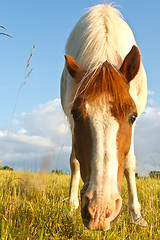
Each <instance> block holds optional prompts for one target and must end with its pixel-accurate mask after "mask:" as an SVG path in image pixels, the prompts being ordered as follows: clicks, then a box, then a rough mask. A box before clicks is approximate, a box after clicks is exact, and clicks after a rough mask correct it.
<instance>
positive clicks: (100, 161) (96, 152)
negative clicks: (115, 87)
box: [86, 103, 119, 197]
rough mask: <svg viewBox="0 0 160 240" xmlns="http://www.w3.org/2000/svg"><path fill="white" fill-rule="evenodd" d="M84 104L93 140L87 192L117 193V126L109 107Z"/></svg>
mask: <svg viewBox="0 0 160 240" xmlns="http://www.w3.org/2000/svg"><path fill="white" fill-rule="evenodd" d="M94 107H95V106H94V105H92V106H90V105H89V104H86V111H87V113H88V116H89V118H90V129H91V134H92V140H93V153H92V159H91V177H90V184H89V186H88V191H90V189H92V190H91V191H93V189H94V191H96V192H100V193H103V194H104V195H108V194H109V195H110V196H109V197H111V195H112V194H114V192H117V190H118V187H117V186H118V185H117V171H118V159H117V144H116V138H117V132H118V129H119V124H118V122H117V121H116V119H115V118H114V117H113V116H112V114H111V112H110V110H109V107H108V108H106V107H105V106H104V105H103V104H102V103H100V104H99V106H98V107H96V108H94Z"/></svg>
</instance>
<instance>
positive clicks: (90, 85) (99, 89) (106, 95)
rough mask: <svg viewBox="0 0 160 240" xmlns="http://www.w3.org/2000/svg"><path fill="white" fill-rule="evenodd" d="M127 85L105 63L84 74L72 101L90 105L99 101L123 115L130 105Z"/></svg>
mask: <svg viewBox="0 0 160 240" xmlns="http://www.w3.org/2000/svg"><path fill="white" fill-rule="evenodd" d="M128 95H129V85H128V84H127V82H126V80H125V78H124V77H123V76H122V74H121V73H120V72H119V71H118V70H117V69H115V68H114V67H113V66H112V65H111V64H110V63H108V62H107V61H106V62H105V63H103V64H102V65H101V66H100V67H99V68H98V69H96V70H94V71H92V72H91V73H88V74H86V76H85V77H84V79H83V80H82V81H81V83H80V86H79V88H78V90H77V94H76V96H75V99H74V101H76V99H79V100H80V103H81V104H83V103H84V102H87V103H92V102H94V101H99V100H100V99H101V100H102V101H103V103H104V104H107V103H108V102H110V103H112V106H113V107H114V111H116V113H117V114H118V115H119V114H120V115H122V114H125V109H126V107H127V106H130V105H131V104H132V101H131V97H127V96H128Z"/></svg>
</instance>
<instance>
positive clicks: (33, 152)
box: [0, 99, 71, 171]
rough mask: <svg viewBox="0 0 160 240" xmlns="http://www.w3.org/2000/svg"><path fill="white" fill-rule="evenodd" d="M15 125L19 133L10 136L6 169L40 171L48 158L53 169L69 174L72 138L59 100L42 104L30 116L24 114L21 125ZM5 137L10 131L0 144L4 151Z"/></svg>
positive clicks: (6, 154) (15, 122) (0, 138)
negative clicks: (7, 166)
mask: <svg viewBox="0 0 160 240" xmlns="http://www.w3.org/2000/svg"><path fill="white" fill-rule="evenodd" d="M13 124H16V130H14V132H13V131H11V132H10V133H9V137H8V140H7V144H6V146H7V147H6V151H5V155H4V160H3V162H2V164H3V165H6V164H9V165H10V166H13V165H14V168H15V169H18V168H19V167H20V168H23V169H26V168H30V170H35V168H37V169H38V170H39V169H40V168H41V167H42V166H43V165H44V164H43V161H44V158H45V157H46V156H48V154H49V156H50V161H49V165H50V166H49V167H50V168H51V169H53V168H57V169H63V170H64V171H69V155H70V151H71V148H70V145H71V140H70V138H71V137H70V133H69V128H68V124H67V120H66V118H65V116H64V114H63V111H62V109H61V104H60V100H59V99H55V100H53V101H49V102H47V103H45V104H40V105H39V106H38V107H37V108H35V109H33V110H32V111H31V112H30V113H23V114H22V121H21V122H17V121H14V122H13ZM13 128H14V126H12V129H13ZM6 136H7V131H6V130H5V131H2V130H1V131H0V143H1V146H4V147H3V149H4V148H5V142H6ZM3 149H1V152H0V153H1V154H2V152H3ZM66 163H67V164H66Z"/></svg>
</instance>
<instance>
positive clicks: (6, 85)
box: [0, 0, 160, 164]
mask: <svg viewBox="0 0 160 240" xmlns="http://www.w3.org/2000/svg"><path fill="white" fill-rule="evenodd" d="M104 2H105V3H106V2H107V1H100V0H97V1H96V0H80V1H75V0H70V1H64V0H62V1H56V0H46V1H41V0H34V1H33V0H28V1H22V0H15V1H12V0H8V1H5V0H0V25H2V26H4V27H5V28H7V31H3V29H1V32H5V33H8V34H10V35H11V36H12V37H13V38H12V39H11V38H8V37H5V36H2V35H0V103H1V104H0V112H1V117H0V130H1V131H2V132H5V131H6V129H7V127H8V125H9V122H10V119H11V114H12V111H13V107H14V104H15V101H16V96H17V92H18V89H19V87H20V83H21V82H22V81H23V80H24V72H25V68H26V63H27V60H28V57H29V55H30V52H31V50H32V47H33V45H34V44H36V47H35V50H34V53H33V57H32V59H31V66H30V68H33V72H32V73H31V75H30V77H29V80H28V82H27V84H26V85H25V86H24V87H23V88H22V90H21V93H20V96H19V99H18V103H17V106H16V111H15V114H14V122H13V124H12V128H11V136H12V133H13V134H18V132H19V133H21V134H22V133H23V134H24V135H25V136H26V135H27V134H28V135H27V136H29V135H30V136H33V135H34V134H33V133H34V129H32V131H31V127H29V124H31V125H32V121H31V119H32V120H33V119H34V120H33V122H34V121H35V119H37V116H36V117H35V115H34V113H35V112H36V113H37V112H38V110H39V111H41V110H42V109H43V111H42V112H44V108H45V107H46V106H47V107H48V105H49V104H48V105H47V103H51V105H52V106H53V105H54V104H53V103H55V104H58V105H55V109H59V108H60V103H59V98H60V77H61V72H62V70H63V66H64V54H65V44H66V41H67V38H68V36H69V33H70V32H71V30H72V28H73V27H74V25H75V24H76V22H77V21H78V20H79V18H80V17H81V16H82V15H83V14H84V13H85V12H86V9H87V8H88V7H91V6H93V5H96V4H100V3H104ZM110 2H111V1H110ZM114 5H115V6H117V8H118V9H119V10H120V12H121V13H122V15H123V17H124V19H125V20H126V22H127V23H128V24H129V26H130V27H131V28H132V30H133V33H134V35H135V38H136V41H137V44H138V46H139V48H140V51H141V54H142V61H143V64H144V66H145V69H146V73H147V77H148V90H149V95H148V105H147V106H148V108H150V112H149V114H150V115H147V116H149V117H150V118H151V117H152V114H153V115H154V117H155V120H157V121H158V119H156V116H158V115H156V113H157V112H159V107H160V94H159V93H160V79H159V65H160V60H159V54H160V44H159V39H160V14H159V9H160V1H159V0H155V1H154V4H152V2H150V1H145V0H141V1H139V0H134V1H128V0H117V1H114ZM56 99H57V100H56ZM40 106H41V107H40ZM53 108H54V107H53ZM48 109H50V108H48ZM56 111H59V110H55V112H54V111H53V112H54V114H53V112H52V116H53V117H54V116H55V114H57V112H56ZM49 112H50V110H49ZM147 113H148V112H147ZM48 114H49V113H48V112H47V115H46V119H47V117H48ZM59 114H60V113H59ZM33 115H34V117H35V118H34V117H33ZM29 116H32V118H31V119H30V120H28V122H27V120H26V119H29ZM58 116H59V115H58ZM39 117H42V116H41V115H40V116H39ZM62 118H63V117H62ZM42 119H43V117H42ZM37 121H38V120H37ZM44 121H45V118H44ZM56 121H57V120H56ZM16 123H17V124H16ZM53 123H54V120H53ZM25 124H26V125H25ZM27 124H28V125H27ZM41 124H42V126H41V127H39V129H41V128H43V124H44V123H41ZM150 124H151V123H150ZM152 124H154V123H153V122H152ZM35 125H37V126H39V125H38V123H36V124H35ZM44 125H45V124H44ZM62 125H63V123H62ZM158 127H159V126H158ZM22 129H23V130H24V132H23V131H22ZM26 129H27V130H26ZM28 129H30V130H28ZM157 129H159V128H157ZM52 130H53V132H54V129H53V128H51V131H52ZM46 131H47V132H48V133H49V131H48V129H47V130H46ZM154 131H155V132H156V133H157V130H156V129H155V130H154ZM40 133H41V132H38V129H37V132H36V136H41V135H40ZM43 134H44V133H43ZM43 134H42V135H43ZM56 134H58V133H56ZM150 134H154V132H153V129H152V131H151V132H150ZM2 135H3V134H2ZM4 135H5V134H4ZM4 135H3V137H2V138H1V148H2V149H3V142H4V141H5V137H4ZM137 135H138V134H137ZM43 136H44V135H43ZM65 136H67V138H69V137H68V133H66V135H65ZM12 137H13V136H12ZM12 137H11V138H12ZM41 137H42V136H41ZM45 137H46V138H47V139H49V138H50V137H51V136H50V134H49V135H48V136H45ZM51 138H52V141H53V142H54V140H53V135H52V137H51ZM13 139H14V137H13ZM158 140H159V139H158ZM26 141H27V140H26ZM67 142H68V140H67ZM12 143H13V141H10V140H9V143H8V144H9V148H12V147H13V144H12ZM14 144H15V142H14ZM62 145H63V146H64V145H65V144H64V143H62ZM16 146H17V144H16ZM16 146H15V149H13V153H14V154H15V156H16V154H18V151H19V149H17V148H16ZM68 146H69V144H68ZM59 147H60V146H59ZM7 148H8V147H7ZM13 148H14V147H13ZM144 148H145V147H144ZM2 149H1V150H0V152H1V151H2ZM22 149H23V148H22ZM22 149H21V151H22V152H23V150H22ZM60 149H61V148H60ZM8 151H9V150H8ZM139 151H140V150H139ZM157 151H158V150H157V149H156V150H155V151H154V153H156V154H159V152H158V153H157ZM31 152H32V150H31ZM37 152H38V150H37ZM142 153H143V152H142ZM142 153H141V154H142ZM151 155H152V156H153V152H152V153H151ZM148 156H150V153H149V155H148ZM152 156H151V157H152ZM156 156H157V155H156ZM158 156H159V155H158ZM37 158H38V157H37ZM0 159H1V157H0ZM14 159H16V157H15V158H14ZM34 159H36V157H34ZM149 159H150V157H149ZM4 161H5V158H4ZM14 161H16V160H14ZM157 161H158V160H157ZM6 162H7V157H6ZM15 164H16V163H15Z"/></svg>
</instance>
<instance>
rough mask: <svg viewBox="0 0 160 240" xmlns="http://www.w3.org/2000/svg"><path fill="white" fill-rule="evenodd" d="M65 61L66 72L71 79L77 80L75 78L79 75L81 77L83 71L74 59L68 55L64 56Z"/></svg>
mask: <svg viewBox="0 0 160 240" xmlns="http://www.w3.org/2000/svg"><path fill="white" fill-rule="evenodd" d="M65 59H66V66H67V69H68V72H69V73H70V75H71V76H72V77H73V78H77V76H78V75H79V74H80V75H82V74H83V73H84V72H85V71H84V70H83V69H82V68H81V67H80V66H79V65H78V64H77V63H76V61H75V60H74V58H72V57H71V56H69V55H65Z"/></svg>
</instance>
